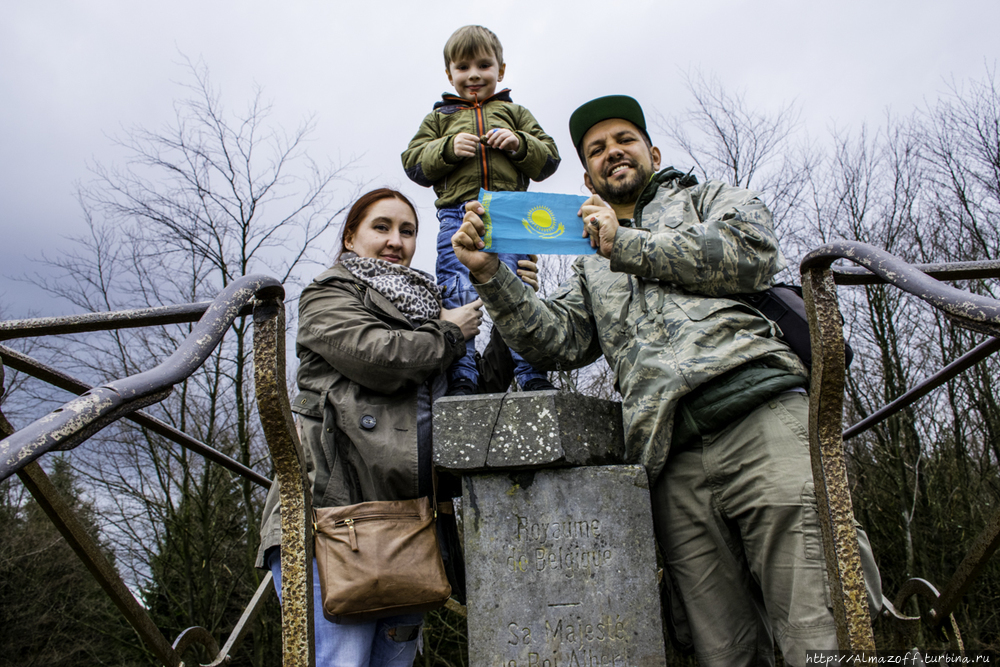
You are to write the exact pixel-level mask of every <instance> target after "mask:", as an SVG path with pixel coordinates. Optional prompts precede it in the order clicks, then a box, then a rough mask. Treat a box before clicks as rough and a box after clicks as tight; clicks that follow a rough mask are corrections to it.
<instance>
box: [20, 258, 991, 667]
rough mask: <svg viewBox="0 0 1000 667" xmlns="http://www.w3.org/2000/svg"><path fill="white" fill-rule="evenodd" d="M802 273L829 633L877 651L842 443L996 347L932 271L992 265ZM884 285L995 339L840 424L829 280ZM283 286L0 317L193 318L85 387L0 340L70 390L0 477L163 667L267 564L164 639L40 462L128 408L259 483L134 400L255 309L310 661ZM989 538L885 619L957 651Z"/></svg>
mask: <svg viewBox="0 0 1000 667" xmlns="http://www.w3.org/2000/svg"><path fill="white" fill-rule="evenodd" d="M842 258H843V259H849V260H851V261H853V262H855V263H857V264H859V265H860V267H861V268H853V267H852V268H850V269H840V268H838V269H836V270H833V269H832V268H831V267H832V264H833V262H834V261H836V260H838V259H842ZM801 272H802V280H803V288H804V293H805V300H806V306H807V311H808V314H809V320H810V332H811V337H812V341H813V366H812V380H811V382H812V385H811V396H812V399H811V400H810V423H809V434H810V449H811V457H812V462H813V476H814V479H815V485H816V496H817V503H818V506H819V509H820V516H821V523H822V527H823V542H824V547H825V549H826V558H827V566H828V569H829V573H830V584H831V597H832V600H833V603H834V615H835V618H836V620H837V628H838V630H837V631H838V640H839V644H840V647H841V649H842V650H852V651H853V650H873V649H874V648H875V645H874V638H873V633H872V626H871V619H870V616H869V612H868V605H867V594H866V590H865V585H864V579H863V576H862V573H861V564H860V558H859V553H858V543H857V536H856V533H855V530H854V523H853V519H854V516H853V510H852V506H851V496H850V489H849V486H848V484H847V474H846V462H845V456H844V449H843V442H844V440H845V439H849V438H851V437H854V436H856V435H858V434H860V433H861V432H863V431H864V430H866V429H868V428H871V427H873V426H874V425H876V424H877V423H879V422H880V421H882V420H884V419H886V418H887V417H888V416H890V415H891V414H892V413H894V412H898V411H899V410H901V409H903V408H904V407H906V406H907V405H910V404H912V403H913V402H914V401H916V400H918V399H919V398H920V397H922V396H924V395H926V394H927V393H928V392H930V391H931V390H932V389H933V388H935V387H937V386H940V385H941V384H943V383H945V382H947V381H948V380H949V379H951V378H953V377H955V376H956V375H957V374H959V373H961V372H963V371H964V370H966V369H968V368H969V367H970V366H972V365H973V364H975V363H978V362H979V361H981V360H982V359H983V358H985V357H986V356H988V355H989V354H991V353H993V352H995V351H996V350H998V349H1000V337H998V336H1000V302H998V301H996V300H993V299H989V298H986V297H981V296H976V295H972V294H969V293H968V292H964V291H961V290H958V289H955V288H952V287H949V286H947V285H945V284H943V283H941V282H939V281H938V280H936V279H935V278H940V279H942V280H968V279H975V278H989V277H1000V262H977V263H963V264H945V265H908V264H905V263H904V262H902V261H900V260H899V259H897V258H895V257H893V256H891V255H889V254H888V253H885V252H883V251H880V250H878V249H876V248H873V247H871V246H867V245H865V244H862V243H851V242H839V243H832V244H828V245H825V246H823V247H821V248H818V249H816V250H814V251H813V252H811V253H809V255H807V256H806V258H805V259H804V260H803V261H802V264H801ZM880 282H881V283H888V284H891V285H894V286H895V287H897V288H899V289H902V290H905V291H906V292H908V293H910V294H913V295H915V296H917V297H918V298H920V299H922V300H923V301H926V302H927V303H929V304H930V305H932V306H933V307H935V308H937V309H939V310H941V311H943V312H944V313H946V314H947V315H948V316H949V317H951V318H952V319H953V320H954V321H955V322H956V323H958V324H959V325H961V326H964V327H967V328H970V329H973V330H975V331H979V332H985V333H988V334H991V335H992V336H993V337H991V338H989V339H988V340H987V341H985V342H984V343H982V344H980V345H979V346H978V347H977V348H976V349H974V350H973V351H971V352H969V353H967V354H965V355H964V356H962V357H961V358H960V359H958V360H956V361H954V362H952V363H951V364H949V365H948V366H946V367H945V368H944V369H942V370H941V371H939V372H938V373H935V374H934V375H932V376H931V377H930V378H928V379H927V380H926V381H924V382H923V383H921V384H920V385H919V386H917V387H914V388H913V389H911V390H910V391H909V392H907V393H906V394H905V395H903V396H901V397H900V398H899V399H897V400H896V401H894V402H893V403H892V404H890V405H888V406H886V407H885V408H883V409H882V410H879V411H878V412H876V413H874V414H872V415H871V416H870V417H868V418H866V419H865V420H863V421H862V422H859V423H858V424H855V425H854V426H851V427H850V428H848V429H847V430H846V431H842V427H843V424H842V415H843V401H844V389H845V387H844V338H843V331H842V324H841V319H840V311H839V308H838V302H837V288H836V285H837V284H842V285H863V284H874V283H880ZM283 296H284V291H283V289H282V287H281V285H280V284H278V283H277V282H276V281H274V280H273V279H271V278H267V277H264V276H247V277H244V278H241V279H240V280H238V281H236V282H234V283H233V284H232V285H230V286H229V287H228V288H226V289H225V290H224V291H223V292H222V293H221V294H220V295H219V297H218V298H217V299H215V301H213V302H211V303H201V304H187V305H182V306H170V307H165V308H152V309H143V310H134V311H126V312H117V313H95V314H88V315H80V316H75V317H65V318H44V319H35V320H21V321H8V322H0V341H2V340H8V339H11V338H20V337H28V336H43V335H53V334H64V333H79V332H85V331H98V330H110V329H122V328H130V327H144V326H157V325H164V324H176V323H183V322H194V321H197V322H198V324H197V325H196V326H195V327H194V329H193V331H192V332H191V334H190V335H188V336H187V338H186V339H185V340H184V342H183V343H182V344H181V346H180V347H178V349H177V351H176V352H175V353H174V354H173V355H171V356H170V358H168V359H167V360H166V361H164V362H163V363H162V364H160V365H159V366H157V367H156V368H154V369H152V370H149V371H145V372H143V373H139V374H137V375H134V376H130V377H127V378H124V379H121V380H116V381H113V382H110V383H107V384H104V385H102V386H100V387H94V388H91V387H88V386H87V385H86V384H84V383H83V382H80V381H79V380H76V379H74V378H72V377H70V376H68V375H66V374H64V373H62V372H60V371H58V370H56V369H53V368H51V367H49V366H46V365H45V364H43V363H41V362H39V361H37V360H34V359H32V358H31V357H29V356H27V355H24V354H21V353H19V352H16V351H14V350H12V349H10V348H8V347H6V346H3V345H0V358H2V361H3V363H2V364H0V386H2V382H3V368H4V366H7V367H9V368H12V369H15V370H18V371H21V372H24V373H26V374H28V375H31V376H33V377H36V378H39V379H41V380H43V381H45V382H48V383H50V384H52V385H54V386H56V387H60V388H62V389H65V390H67V391H71V392H74V393H76V394H78V395H79V396H78V398H76V399H73V400H71V401H69V402H68V403H66V404H64V405H63V406H62V407H60V408H57V409H56V410H54V411H53V412H51V413H50V414H49V415H47V416H45V417H43V418H41V419H39V420H37V421H36V422H34V423H32V424H30V425H28V426H26V427H25V428H23V429H20V430H18V431H16V432H15V431H14V429H13V428H12V427H11V426H10V424H9V423H7V421H6V419H4V418H3V415H2V414H0V430H2V431H3V432H4V434H7V437H6V438H4V439H3V440H2V441H0V480H3V479H6V478H7V477H9V476H11V475H13V474H17V475H18V477H19V478H20V479H21V480H22V481H23V483H24V484H25V486H26V487H27V488H28V489H29V491H30V492H31V494H32V495H33V496H34V498H35V499H36V501H37V502H38V503H39V505H40V506H41V507H42V508H43V509H44V510H45V512H46V513H47V514H48V516H49V517H50V518H51V520H52V521H53V523H54V524H55V525H56V526H57V527H58V529H59V530H60V532H61V533H62V534H63V536H64V537H65V538H66V540H67V541H68V542H69V544H70V545H71V546H72V547H73V549H74V550H75V551H76V553H77V554H78V555H79V556H80V558H81V559H82V560H83V562H84V563H85V564H86V566H87V567H88V569H89V570H90V572H91V573H92V574H93V576H94V577H95V578H96V579H97V580H98V581H99V582H100V584H101V586H102V587H103V588H104V590H105V591H106V592H107V593H108V595H109V596H110V597H111V598H112V600H113V601H114V602H115V604H116V605H117V606H118V608H119V609H120V610H121V611H122V613H123V614H124V615H125V617H126V618H127V619H128V621H129V622H130V623H131V624H132V626H133V628H135V630H136V632H137V633H138V634H139V636H140V637H141V638H142V640H143V641H144V642H145V643H146V644H147V646H149V647H150V648H151V650H152V651H153V652H154V654H155V655H156V656H157V658H158V659H159V660H160V661H161V662H162V663H163V664H164V665H168V666H170V667H178V666H180V665H181V664H182V663H181V658H180V656H181V654H182V653H183V652H184V650H185V649H186V648H187V647H189V646H191V645H192V644H201V645H203V646H204V647H205V648H206V649H207V650H208V651H209V653H210V654H211V655H214V656H215V658H214V660H213V661H212V662H211V663H209V664H211V665H222V664H225V663H226V662H227V661H228V659H229V655H230V654H231V653H232V652H233V651H234V650H235V649H236V647H238V646H239V645H240V642H241V641H242V640H243V638H244V635H245V633H246V631H247V630H248V629H249V627H250V624H251V622H252V621H253V619H254V617H255V616H256V614H257V612H258V610H259V609H260V606H261V604H262V602H263V600H264V599H265V596H266V595H267V593H268V589H269V588H270V587H271V584H272V580H271V575H270V573H268V574H267V575H265V577H264V579H263V580H262V582H261V584H260V586H259V587H258V589H257V591H256V593H255V594H254V596H253V598H252V600H251V601H250V603H249V605H248V606H247V608H246V610H245V611H244V613H243V615H242V617H241V618H240V620H239V621H238V623H237V625H236V627H235V628H234V630H233V632H232V633H231V634H230V637H229V639H228V640H227V641H226V643H225V645H224V646H223V647H222V648H221V649H220V648H219V647H218V644H217V643H216V640H215V639H214V638H213V637H212V636H211V634H210V633H209V632H208V631H207V630H205V629H204V628H200V627H193V628H188V629H187V630H185V631H184V632H182V633H181V634H180V635H179V636H178V637H177V638H176V640H175V641H174V642H173V644H171V643H170V642H168V641H167V639H166V638H165V637H164V636H163V634H162V633H161V632H160V630H159V629H158V628H157V627H156V626H155V624H154V623H153V622H152V620H151V619H150V617H149V614H148V613H147V612H146V610H145V609H144V608H143V607H142V606H141V605H140V604H139V602H138V601H137V600H136V599H135V597H134V596H133V595H132V593H131V592H130V591H129V590H128V588H127V587H126V585H125V583H124V582H123V581H122V579H121V577H120V575H119V574H118V573H117V571H116V570H115V568H114V567H113V566H112V565H111V564H110V563H109V562H108V560H107V558H106V557H105V556H104V555H103V554H102V552H101V550H100V549H99V547H98V545H97V543H96V541H95V540H94V538H92V537H91V536H89V535H88V534H87V532H86V530H85V529H84V528H83V526H82V525H81V524H80V522H79V521H78V520H77V519H76V517H75V515H74V512H73V511H72V509H71V508H70V507H69V505H68V503H67V502H66V501H65V500H64V499H63V498H61V496H60V494H59V493H58V492H57V491H56V489H55V488H54V487H53V485H52V484H51V482H49V480H48V478H47V477H46V476H45V474H44V472H43V471H42V469H41V467H40V466H39V465H38V464H37V463H36V460H37V459H38V458H39V457H40V456H42V455H44V454H45V453H47V452H51V451H57V450H64V449H70V448H73V447H75V446H77V445H79V444H80V443H81V442H83V441H84V440H85V439H86V438H88V437H90V436H91V435H93V434H94V433H96V432H98V431H99V430H100V429H102V428H104V427H106V426H107V425H109V424H111V423H112V422H114V421H115V420H118V419H123V418H124V419H128V420H131V421H133V422H135V423H137V424H140V425H142V426H144V427H146V428H149V429H150V430H152V431H154V432H156V433H158V434H160V435H162V436H163V437H165V438H168V439H169V440H172V441H173V442H175V443H177V444H179V445H181V446H183V447H186V448H188V449H190V450H191V451H194V452H196V453H198V454H201V455H202V456H204V457H205V458H206V459H209V460H211V461H213V462H215V463H218V464H219V465H222V466H224V467H226V468H227V469H228V470H230V471H232V472H234V473H236V474H237V475H240V476H242V477H244V478H246V479H250V480H251V481H253V482H254V483H256V484H258V485H260V486H263V487H268V486H269V485H270V482H269V480H267V479H266V478H264V477H262V476H261V475H259V474H257V473H256V472H254V471H253V470H251V469H249V468H247V467H246V466H244V465H243V464H241V463H239V462H237V461H235V460H233V459H231V458H229V457H227V456H225V455H223V454H222V453H220V452H218V451H217V450H215V449H214V448H212V447H210V446H209V445H206V444H204V443H201V442H198V441H197V440H195V439H194V438H191V437H190V436H188V435H186V434H184V433H182V432H180V431H178V430H177V429H174V428H173V427H171V426H169V425H168V424H165V423H163V422H161V421H159V420H157V419H155V418H153V417H151V416H150V415H147V414H145V413H143V412H142V411H141V408H143V407H146V406H148V405H151V404H153V403H156V402H158V401H161V400H163V399H164V398H165V397H166V396H168V395H169V394H170V392H171V389H172V387H173V386H174V385H176V384H178V383H179V382H182V381H183V380H184V379H185V378H187V377H189V376H190V375H191V374H192V373H193V372H194V371H195V370H196V369H197V368H198V367H199V366H200V365H201V364H202V363H203V362H204V361H205V359H207V358H208V355H209V354H211V352H212V350H214V349H215V347H216V346H217V345H218V344H219V342H220V341H221V340H222V337H223V335H224V334H225V332H226V331H227V330H228V328H229V327H230V326H231V325H232V324H233V322H234V321H235V320H236V318H238V317H241V316H246V315H249V314H252V315H253V322H254V369H255V384H256V392H257V406H258V412H259V415H260V420H261V424H262V427H263V430H264V435H265V438H266V440H267V443H268V447H269V449H270V453H271V457H272V460H273V464H274V469H275V476H276V480H277V481H278V483H279V484H280V497H281V506H282V512H281V516H282V547H283V548H282V549H281V568H282V593H283V596H282V597H283V604H282V608H283V613H282V643H283V648H282V654H283V664H284V665H286V666H288V667H291V666H295V667H300V666H309V667H311V666H312V665H314V655H313V650H312V643H313V642H312V637H313V628H312V618H313V613H312V594H311V591H312V567H311V562H312V534H311V530H312V522H311V520H310V519H309V516H308V511H309V507H310V506H311V499H310V498H309V493H310V490H309V488H308V485H307V483H306V480H307V476H306V474H305V467H304V465H305V464H304V458H303V456H302V450H301V445H300V443H299V441H298V435H297V432H296V430H295V427H294V422H293V420H292V414H291V409H290V405H289V401H288V393H287V389H286V387H285V380H284V378H285V310H284V304H283V303H282V298H283ZM998 546H1000V513H998V514H997V515H994V516H993V517H992V518H991V519H990V521H989V522H988V524H987V526H986V528H985V529H984V530H983V532H982V533H981V534H980V535H979V536H978V537H977V538H976V539H975V540H974V542H973V543H972V545H971V546H970V548H969V551H968V554H967V556H966V558H965V560H964V561H963V562H962V564H961V565H960V566H959V568H958V570H957V571H956V573H955V575H954V576H953V577H952V579H951V580H950V581H949V582H948V584H947V585H946V586H945V588H944V589H943V592H940V593H939V592H938V591H937V589H935V587H934V586H933V585H931V584H930V583H928V582H926V581H924V580H922V579H911V580H910V581H908V582H907V583H906V584H905V585H904V586H903V587H902V589H901V590H900V591H899V593H898V594H897V596H896V598H895V599H894V601H892V602H891V603H890V601H889V600H884V602H885V603H886V604H885V609H886V611H885V612H884V613H886V614H887V615H888V616H889V618H890V619H892V622H893V623H894V624H895V625H896V627H897V628H898V630H899V631H900V632H901V633H906V632H912V631H913V628H914V627H915V626H916V625H917V624H919V623H921V622H924V623H928V624H930V625H932V626H941V625H943V624H945V623H948V624H949V626H950V629H951V636H952V638H953V641H957V643H958V646H959V647H960V646H961V644H960V635H959V634H958V628H957V625H955V623H954V618H953V616H952V611H953V610H954V608H955V606H956V605H957V604H958V602H959V600H960V599H961V596H962V594H963V593H964V592H965V591H966V590H967V589H968V587H969V586H970V584H971V583H972V581H974V579H975V577H976V576H977V575H978V574H979V572H980V571H981V569H982V568H983V566H984V565H985V563H986V562H987V561H988V560H989V558H990V557H991V556H992V555H993V553H994V552H995V551H996V550H997V548H998ZM914 595H921V596H924V597H927V598H929V599H930V600H931V602H932V606H931V609H930V611H929V612H928V613H927V614H925V615H924V617H922V618H921V617H910V616H905V615H903V614H901V613H900V612H899V611H897V610H898V609H901V608H903V607H904V605H905V603H906V602H907V600H908V599H909V598H910V597H912V596H914Z"/></svg>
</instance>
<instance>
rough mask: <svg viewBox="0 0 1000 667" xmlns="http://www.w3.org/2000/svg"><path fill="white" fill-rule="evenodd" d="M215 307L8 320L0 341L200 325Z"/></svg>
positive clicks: (245, 309) (248, 310) (245, 312)
mask: <svg viewBox="0 0 1000 667" xmlns="http://www.w3.org/2000/svg"><path fill="white" fill-rule="evenodd" d="M211 305H212V302H211V301H203V302H201V303H185V304H181V305H178V306H157V307H155V308H137V309H134V310H116V311H112V312H103V313H84V314H82V315H66V316H64V317H36V318H32V319H28V320H6V321H3V322H0V341H2V340H11V339H14V338H28V337H31V338H34V337H37V336H56V335H59V334H73V333H86V332H88V331H110V330H114V329H137V328H140V327H152V326H162V325H164V324H183V323H185V322H197V321H198V320H199V319H201V316H202V315H204V314H205V311H206V310H208V309H209V307H210V306H211ZM252 310H253V309H252V308H251V307H249V306H244V307H243V310H242V311H241V312H240V315H250V314H251V312H252Z"/></svg>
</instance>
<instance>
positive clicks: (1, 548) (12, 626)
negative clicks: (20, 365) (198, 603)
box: [0, 455, 153, 667]
mask: <svg viewBox="0 0 1000 667" xmlns="http://www.w3.org/2000/svg"><path fill="white" fill-rule="evenodd" d="M50 479H51V481H52V483H53V484H54V485H55V486H56V488H57V489H58V490H59V492H60V494H62V496H63V497H64V498H65V499H66V500H67V502H68V503H69V504H70V506H71V507H72V508H73V509H74V510H75V511H76V512H77V515H78V517H79V519H80V521H81V522H82V523H83V525H84V526H86V527H87V528H88V530H89V532H91V534H92V535H94V536H95V537H96V536H97V535H98V530H97V524H96V523H95V520H94V509H93V506H92V504H91V503H90V502H89V501H86V500H84V499H83V498H82V497H81V494H80V490H79V487H78V486H77V484H76V479H75V475H74V473H73V470H72V468H71V466H70V462H69V457H68V456H66V455H63V456H58V457H53V458H52V459H51V471H50ZM0 535H3V539H2V540H0V666H3V667H5V666H7V665H11V666H13V665H17V666H18V667H30V666H32V665H44V666H45V667H58V666H60V665H67V666H68V665H74V666H75V665H143V664H153V663H152V662H151V661H150V659H149V657H148V656H147V655H145V654H144V653H143V650H142V649H141V648H140V647H139V644H140V642H138V641H137V639H136V636H135V634H134V632H133V631H132V629H131V628H130V627H129V625H128V623H127V621H126V620H125V618H124V617H123V616H122V615H121V613H120V612H119V611H118V609H117V608H116V607H115V606H114V604H113V603H112V601H111V599H110V598H109V597H108V596H107V595H106V594H105V592H104V591H103V590H102V589H101V587H100V585H99V584H98V583H97V581H96V580H95V579H94V578H93V577H92V576H91V575H90V572H88V571H87V568H86V566H85V565H84V564H83V562H82V561H80V559H79V558H78V557H77V555H76V554H75V553H74V552H73V550H72V549H71V548H70V546H69V545H68V544H67V543H66V540H64V539H63V537H62V536H61V535H60V534H59V531H58V530H57V529H56V527H55V526H54V525H53V523H52V522H51V521H50V520H49V518H48V516H47V515H46V514H45V512H44V510H43V509H42V508H41V507H40V506H39V504H38V503H37V502H36V501H35V500H34V499H33V498H30V497H29V496H28V494H27V491H26V490H25V489H24V487H23V486H22V485H21V483H20V482H19V481H18V480H17V479H14V478H12V479H10V480H7V481H6V482H4V483H3V484H2V485H0ZM105 555H106V556H107V557H108V558H109V559H112V558H113V554H112V553H111V551H110V550H108V549H105Z"/></svg>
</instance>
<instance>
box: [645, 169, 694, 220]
mask: <svg viewBox="0 0 1000 667" xmlns="http://www.w3.org/2000/svg"><path fill="white" fill-rule="evenodd" d="M671 181H677V183H676V186H677V188H678V189H682V188H689V187H691V186H692V185H698V178H697V177H696V176H694V175H693V174H692V173H691V172H690V171H689V172H688V173H686V174H685V173H684V172H683V171H680V170H679V169H674V168H673V167H667V168H666V169H661V170H660V171H658V172H656V173H655V174H653V175H652V176H651V177H650V178H649V183H647V184H646V187H645V188H643V190H642V192H641V193H639V199H637V200H636V202H635V218H633V220H634V223H633V224H634V225H635V226H636V227H639V226H641V221H642V209H643V208H644V207H645V206H646V204H648V203H649V202H651V201H653V197H655V196H656V191H657V190H659V189H660V186H661V185H666V184H668V183H670V182H671Z"/></svg>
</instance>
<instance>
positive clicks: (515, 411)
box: [434, 392, 666, 667]
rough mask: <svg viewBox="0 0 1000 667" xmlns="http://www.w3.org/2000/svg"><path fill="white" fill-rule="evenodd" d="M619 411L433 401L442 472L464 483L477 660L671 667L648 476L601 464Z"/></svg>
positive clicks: (510, 401) (523, 665)
mask: <svg viewBox="0 0 1000 667" xmlns="http://www.w3.org/2000/svg"><path fill="white" fill-rule="evenodd" d="M620 410H621V408H620V405H618V404H616V403H611V402H609V401H601V400H597V399H592V398H587V397H583V396H579V395H575V394H567V393H563V392H534V393H525V394H506V395H499V394H497V395H485V396H475V397H455V398H445V399H441V400H439V401H438V402H437V403H436V405H435V411H434V440H435V454H434V458H435V463H436V465H437V466H438V467H442V468H446V469H449V470H453V471H455V472H461V473H462V474H463V485H462V486H463V497H462V523H463V533H464V547H465V566H466V579H467V584H468V586H467V588H468V601H467V609H468V626H469V661H470V664H472V665H475V666H476V667H654V666H656V667H658V666H661V665H665V664H666V663H665V658H664V643H663V630H662V622H661V613H660V598H659V587H658V585H657V576H656V570H657V567H656V554H655V547H654V539H653V522H652V516H651V512H650V500H649V483H648V480H647V477H646V472H645V470H644V469H643V468H642V467H641V466H637V465H607V464H614V463H620V461H621V459H622V456H623V452H624V447H623V445H622V436H621V412H620ZM582 464H587V465H582ZM594 464H599V465H594Z"/></svg>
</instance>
